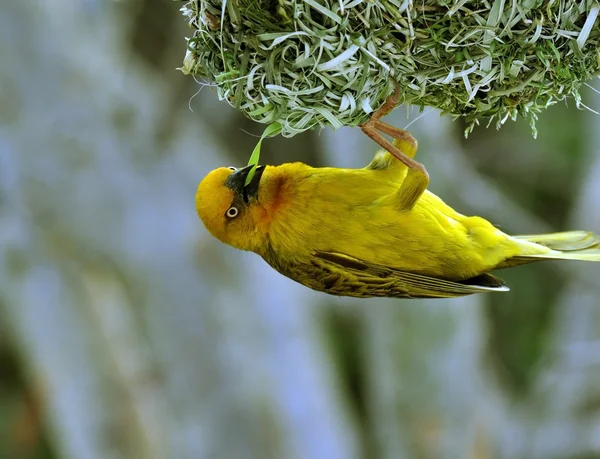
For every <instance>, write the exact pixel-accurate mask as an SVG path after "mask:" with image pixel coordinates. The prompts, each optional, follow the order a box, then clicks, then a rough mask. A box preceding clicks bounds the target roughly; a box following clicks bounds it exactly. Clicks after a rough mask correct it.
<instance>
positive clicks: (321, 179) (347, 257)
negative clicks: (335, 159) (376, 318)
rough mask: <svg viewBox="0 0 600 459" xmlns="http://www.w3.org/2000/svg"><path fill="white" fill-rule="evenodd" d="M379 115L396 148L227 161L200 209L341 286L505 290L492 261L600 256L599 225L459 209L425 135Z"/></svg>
mask: <svg viewBox="0 0 600 459" xmlns="http://www.w3.org/2000/svg"><path fill="white" fill-rule="evenodd" d="M388 109H389V107H386V108H385V109H384V111H385V110H388ZM379 115H381V112H379V113H377V112H376V114H375V115H374V117H373V118H372V122H369V123H367V125H366V127H367V131H368V132H371V131H370V129H371V128H377V129H378V130H380V131H382V132H384V133H386V134H389V135H391V136H392V137H393V138H394V141H393V144H391V143H390V145H389V150H391V152H388V151H380V152H378V153H377V154H376V155H375V157H374V159H373V160H372V161H371V163H370V164H369V165H368V166H366V167H365V168H362V169H338V168H332V167H323V168H314V167H310V166H308V165H306V164H302V163H287V164H282V165H281V166H266V167H265V166H259V167H258V168H256V170H255V174H254V176H253V177H252V179H251V181H250V182H249V183H248V184H247V185H246V178H247V177H248V174H249V172H250V170H251V169H252V168H253V167H254V166H247V167H244V168H241V169H236V168H234V167H229V168H227V167H221V168H219V169H215V170H214V171H212V172H210V173H209V174H208V175H207V176H206V177H205V178H204V179H203V180H202V182H200V184H199V186H198V190H197V193H196V210H197V212H198V215H199V216H200V219H201V220H202V222H203V223H204V225H205V226H206V228H207V229H208V230H209V231H210V232H211V233H212V234H213V235H214V236H215V237H217V238H218V239H220V240H221V241H222V242H224V243H226V244H229V245H231V246H233V247H235V248H238V249H242V250H249V251H252V252H255V253H257V254H258V255H260V256H261V257H263V258H264V260H265V261H266V262H267V263H268V264H269V265H271V266H272V267H273V268H274V269H276V270H277V271H279V272H280V273H281V274H283V275H284V276H287V277H289V278H291V279H293V280H295V281H297V282H299V283H301V284H303V285H305V286H307V287H310V288H312V289H315V290H319V291H322V292H325V293H330V294H334V295H340V296H354V297H360V298H367V297H397V298H449V297H456V296H462V295H470V294H472V293H480V292H500V291H507V290H508V288H507V287H506V286H505V285H504V282H503V281H502V280H501V279H499V278H498V277H496V276H494V275H492V274H490V271H492V270H495V269H499V268H508V267H512V266H517V265H521V264H524V263H530V262H533V261H538V260H557V259H561V260H583V261H600V238H599V237H598V236H597V235H595V234H594V233H590V232H585V231H569V232H563V233H554V234H542V235H533V236H509V235H508V234H506V233H503V232H502V231H500V230H499V229H497V228H496V227H494V226H493V225H492V224H491V223H490V222H488V221H487V220H485V219H483V218H481V217H468V216H465V215H462V214H459V213H458V212H456V211H455V210H454V209H452V208H451V207H449V206H448V205H446V204H445V203H444V202H443V201H442V200H441V199H440V198H438V197H437V196H436V195H434V194H433V193H431V192H429V191H427V190H426V188H427V185H428V183H429V178H428V175H427V172H426V171H425V168H424V167H423V166H422V165H421V164H419V163H417V162H416V161H414V159H413V158H414V156H415V154H416V151H417V141H416V140H415V139H414V138H413V137H412V136H411V135H410V134H409V133H408V132H407V131H404V130H402V129H398V128H394V127H392V126H389V125H387V124H385V123H383V122H381V121H379V117H380V116H379ZM363 130H364V126H363ZM378 141H379V140H378ZM388 143H389V142H388ZM383 145H384V146H385V145H386V144H385V142H383Z"/></svg>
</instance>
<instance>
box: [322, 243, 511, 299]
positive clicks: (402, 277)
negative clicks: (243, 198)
mask: <svg viewBox="0 0 600 459" xmlns="http://www.w3.org/2000/svg"><path fill="white" fill-rule="evenodd" d="M311 264H312V266H313V269H312V274H313V280H314V281H316V282H317V288H316V289H317V290H322V291H324V292H326V293H331V294H334V295H344V296H358V297H372V296H380V297H396V298H452V297H458V296H464V295H471V294H473V293H483V292H505V291H508V290H509V289H508V288H507V287H506V286H505V285H504V282H503V281H502V280H501V279H499V278H497V277H495V276H492V275H491V274H484V275H481V276H478V277H477V278H473V279H469V280H467V281H463V282H454V281H450V280H446V279H439V278H436V277H430V276H424V275H421V274H415V273H409V272H404V271H400V270H397V269H394V268H389V267H387V266H382V265H378V264H375V263H371V262H366V261H364V260H359V259H357V258H354V257H351V256H349V255H345V254H341V253H336V252H315V253H314V254H313V260H312V262H311ZM319 273H320V274H319ZM320 282H322V288H318V283H320ZM312 288H315V286H312Z"/></svg>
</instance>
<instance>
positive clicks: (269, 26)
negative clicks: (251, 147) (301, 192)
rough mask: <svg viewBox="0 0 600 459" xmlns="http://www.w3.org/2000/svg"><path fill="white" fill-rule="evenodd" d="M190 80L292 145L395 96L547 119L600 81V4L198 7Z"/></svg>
mask: <svg viewBox="0 0 600 459" xmlns="http://www.w3.org/2000/svg"><path fill="white" fill-rule="evenodd" d="M182 11H183V13H184V15H185V16H187V17H188V18H189V23H190V26H191V27H192V28H193V29H195V32H194V36H193V38H190V39H188V51H187V54H186V56H185V59H184V64H183V67H182V70H183V72H184V73H186V74H193V75H198V76H200V77H202V78H205V79H208V80H209V81H210V82H213V83H214V84H215V85H216V89H217V93H218V96H219V98H220V99H224V100H227V101H228V102H229V103H230V104H231V105H232V106H234V107H236V108H238V109H239V110H241V111H242V112H244V113H245V114H246V115H247V116H249V117H250V118H251V119H253V120H255V121H258V122H260V123H273V122H279V123H280V124H281V129H282V134H283V135H285V136H293V135H294V134H297V133H299V132H303V131H305V130H307V129H311V128H314V127H315V126H331V127H333V128H334V129H337V128H339V127H341V126H356V125H358V124H360V123H363V122H365V121H366V120H367V119H368V118H369V113H371V112H372V111H373V110H375V109H377V108H378V107H379V106H381V105H382V104H383V102H384V101H385V99H386V97H387V96H388V95H389V94H391V93H392V92H393V88H394V86H393V83H392V79H394V80H396V81H397V82H398V83H399V84H400V87H401V88H402V102H404V103H407V104H411V105H417V106H419V107H421V108H423V107H425V106H430V107H434V108H438V109H440V110H441V111H442V113H449V114H451V115H452V116H453V117H454V118H459V117H463V118H464V119H465V121H466V124H467V131H466V132H467V133H468V132H469V131H470V130H472V129H473V126H474V125H475V124H478V123H479V122H480V121H485V122H487V123H488V124H489V123H492V122H496V125H497V126H498V127H499V126H500V125H502V123H504V122H505V121H506V120H507V119H508V118H511V119H516V118H517V116H518V115H521V116H522V117H524V118H526V119H528V120H529V121H530V123H531V126H532V128H533V129H534V132H535V120H536V119H537V114H538V113H539V112H540V111H541V110H542V109H544V108H546V107H548V106H549V105H551V104H553V103H555V102H556V101H558V100H563V99H564V98H566V97H568V96H572V97H574V99H575V101H576V102H577V103H578V105H579V102H580V96H579V93H578V89H579V88H580V87H581V85H582V84H583V83H584V82H585V81H586V80H588V79H590V78H592V77H593V76H594V75H598V74H599V73H600V24H599V23H600V21H599V20H597V19H598V13H599V11H600V4H599V3H598V1H597V0H487V1H486V0H191V1H188V2H187V3H186V5H185V6H184V7H183V8H182Z"/></svg>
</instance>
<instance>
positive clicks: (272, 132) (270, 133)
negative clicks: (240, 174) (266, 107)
mask: <svg viewBox="0 0 600 459" xmlns="http://www.w3.org/2000/svg"><path fill="white" fill-rule="evenodd" d="M281 129H282V126H281V124H279V123H271V124H269V125H268V126H267V128H266V129H265V131H264V132H263V134H262V135H261V136H260V140H259V141H258V143H257V144H256V146H255V147H254V150H252V155H250V160H248V166H249V165H250V164H252V165H253V166H254V167H253V168H252V169H250V172H248V176H247V177H246V183H245V184H244V186H248V184H249V183H250V182H251V181H252V177H254V173H255V172H256V166H258V160H259V159H260V147H261V145H262V142H263V140H265V139H266V138H267V137H275V136H276V135H279V134H281Z"/></svg>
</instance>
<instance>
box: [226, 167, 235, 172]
mask: <svg viewBox="0 0 600 459" xmlns="http://www.w3.org/2000/svg"><path fill="white" fill-rule="evenodd" d="M227 169H229V170H230V171H237V168H236V167H233V166H229V167H228V168H227Z"/></svg>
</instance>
